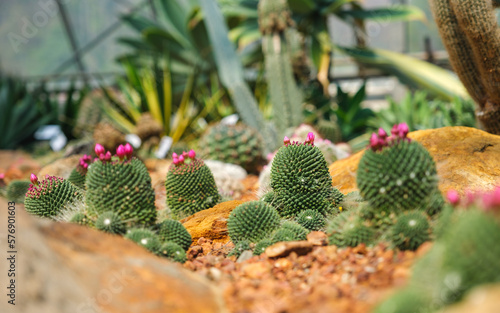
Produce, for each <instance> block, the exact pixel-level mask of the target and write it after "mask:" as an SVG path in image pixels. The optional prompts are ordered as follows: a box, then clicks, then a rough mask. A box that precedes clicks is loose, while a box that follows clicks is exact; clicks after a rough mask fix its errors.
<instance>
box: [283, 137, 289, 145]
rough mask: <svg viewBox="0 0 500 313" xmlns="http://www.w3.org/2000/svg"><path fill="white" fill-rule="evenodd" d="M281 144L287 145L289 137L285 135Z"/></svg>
mask: <svg viewBox="0 0 500 313" xmlns="http://www.w3.org/2000/svg"><path fill="white" fill-rule="evenodd" d="M283 144H284V145H285V146H288V145H289V144H290V138H288V137H287V136H285V138H283Z"/></svg>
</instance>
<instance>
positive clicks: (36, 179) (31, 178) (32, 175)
mask: <svg viewBox="0 0 500 313" xmlns="http://www.w3.org/2000/svg"><path fill="white" fill-rule="evenodd" d="M30 180H31V183H32V184H33V185H35V186H38V177H36V175H35V174H33V173H31V175H30Z"/></svg>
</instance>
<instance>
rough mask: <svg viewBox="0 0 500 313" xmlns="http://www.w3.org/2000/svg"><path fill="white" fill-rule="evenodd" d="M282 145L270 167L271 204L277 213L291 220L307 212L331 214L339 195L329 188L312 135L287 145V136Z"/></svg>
mask: <svg viewBox="0 0 500 313" xmlns="http://www.w3.org/2000/svg"><path fill="white" fill-rule="evenodd" d="M284 143H285V146H284V147H281V148H280V149H279V150H278V152H277V153H276V155H275V156H274V159H273V163H272V167H271V188H272V189H273V192H274V201H273V205H274V206H275V208H276V209H277V210H278V212H279V214H280V215H281V216H282V217H290V218H293V217H295V216H297V215H298V214H299V213H300V212H302V211H305V210H308V209H312V210H316V211H318V212H320V213H321V214H323V215H326V214H327V213H329V212H331V207H332V204H333V205H336V201H337V200H336V199H340V195H339V192H337V191H336V190H335V188H334V187H332V179H331V176H330V173H329V171H328V164H327V163H326V161H325V158H324V157H323V154H322V153H321V151H320V150H319V149H318V148H317V147H315V146H314V135H313V133H309V134H308V136H307V139H306V141H305V142H304V143H299V142H290V140H289V139H288V138H287V137H285V139H284Z"/></svg>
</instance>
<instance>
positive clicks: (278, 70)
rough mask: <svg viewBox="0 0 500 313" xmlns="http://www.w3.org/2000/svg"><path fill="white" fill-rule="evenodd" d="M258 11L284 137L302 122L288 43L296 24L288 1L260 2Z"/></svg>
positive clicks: (280, 132) (276, 117)
mask: <svg viewBox="0 0 500 313" xmlns="http://www.w3.org/2000/svg"><path fill="white" fill-rule="evenodd" d="M258 10H259V28H260V31H261V33H262V34H263V38H262V50H263V53H264V60H265V66H266V75H267V84H268V86H269V92H270V97H271V103H272V104H273V115H274V117H273V119H274V121H275V124H276V126H277V129H278V135H283V134H284V132H285V130H286V129H287V128H289V127H295V126H298V125H299V124H300V123H301V121H302V94H301V92H300V90H299V89H298V87H297V84H296V82H295V78H294V76H293V68H292V61H291V57H290V44H289V42H288V37H289V36H291V35H292V34H294V33H293V30H294V29H293V25H294V23H293V20H292V19H291V13H290V10H289V8H288V3H287V1H286V0H261V1H259V7H258ZM295 35H297V34H295Z"/></svg>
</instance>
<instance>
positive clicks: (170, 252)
mask: <svg viewBox="0 0 500 313" xmlns="http://www.w3.org/2000/svg"><path fill="white" fill-rule="evenodd" d="M158 253H159V255H160V256H163V257H166V258H168V259H170V260H172V261H174V262H178V263H184V262H186V260H187V256H186V251H184V248H182V247H181V246H180V245H179V244H177V243H175V242H172V241H167V242H165V243H163V244H162V245H161V247H160V249H159V252H158Z"/></svg>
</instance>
